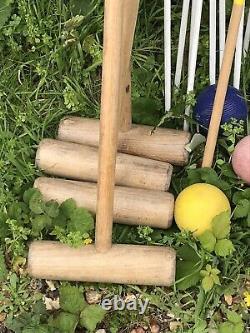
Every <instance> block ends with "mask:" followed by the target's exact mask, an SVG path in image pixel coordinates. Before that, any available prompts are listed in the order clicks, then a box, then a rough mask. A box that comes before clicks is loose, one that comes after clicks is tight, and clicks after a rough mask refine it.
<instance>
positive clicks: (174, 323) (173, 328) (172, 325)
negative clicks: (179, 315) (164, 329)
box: [169, 321, 182, 332]
mask: <svg viewBox="0 0 250 333" xmlns="http://www.w3.org/2000/svg"><path fill="white" fill-rule="evenodd" d="M181 326H182V325H181V323H180V322H179V321H171V322H170V323H169V329H170V331H171V332H175V331H176V330H177V329H178V328H180V327H181Z"/></svg>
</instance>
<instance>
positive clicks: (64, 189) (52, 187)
mask: <svg viewBox="0 0 250 333" xmlns="http://www.w3.org/2000/svg"><path fill="white" fill-rule="evenodd" d="M34 186H35V187H36V188H38V189H39V190H40V191H41V193H42V195H43V197H44V199H45V200H46V201H49V200H56V201H58V202H59V203H62V202H63V201H65V200H67V199H70V198H72V199H74V200H75V201H76V203H77V205H78V206H79V207H84V208H86V209H88V210H89V211H90V212H92V213H93V214H95V213H96V204H97V202H96V198H97V186H96V184H95V183H87V182H77V181H69V180H63V179H57V178H46V177H41V178H38V179H36V181H35V184H34ZM173 210H174V197H173V195H172V194H171V193H167V192H162V191H152V190H142V189H136V188H129V187H124V186H116V187H115V197H114V221H115V222H118V223H124V224H131V225H145V226H150V227H152V228H162V229H167V228H169V227H170V226H171V224H172V220H173Z"/></svg>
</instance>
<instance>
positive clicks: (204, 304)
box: [0, 0, 250, 333]
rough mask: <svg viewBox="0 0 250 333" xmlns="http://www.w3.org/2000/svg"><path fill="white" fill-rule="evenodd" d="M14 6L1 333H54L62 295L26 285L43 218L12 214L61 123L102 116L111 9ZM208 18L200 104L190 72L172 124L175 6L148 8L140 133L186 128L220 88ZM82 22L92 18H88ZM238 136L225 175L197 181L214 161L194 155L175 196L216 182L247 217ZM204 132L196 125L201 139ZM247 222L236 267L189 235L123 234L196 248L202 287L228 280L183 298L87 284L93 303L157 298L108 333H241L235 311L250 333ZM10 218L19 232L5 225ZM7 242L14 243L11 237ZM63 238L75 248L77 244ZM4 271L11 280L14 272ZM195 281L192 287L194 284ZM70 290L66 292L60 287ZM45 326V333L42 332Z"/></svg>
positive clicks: (5, 37)
mask: <svg viewBox="0 0 250 333" xmlns="http://www.w3.org/2000/svg"><path fill="white" fill-rule="evenodd" d="M3 3H5V4H6V5H7V7H3V8H2V9H1V10H0V51H1V55H2V56H1V59H0V248H1V251H0V280H1V276H4V277H5V278H4V279H3V281H2V282H0V318H1V314H3V317H5V315H6V316H7V318H8V319H5V320H4V321H3V322H2V323H1V320H0V332H9V331H7V329H6V330H5V328H4V327H5V326H8V327H9V328H13V327H14V328H13V330H14V331H15V332H17V333H18V332H20V333H26V332H27V331H25V330H24V328H23V327H22V326H20V322H21V319H20V318H24V317H25V318H26V319H25V320H26V321H25V323H26V326H29V325H31V324H32V323H33V322H32V317H33V318H35V319H36V322H35V323H33V324H34V325H38V326H39V327H40V328H39V329H44V330H45V328H44V327H45V326H46V325H47V323H48V321H49V320H51V318H52V317H53V316H54V315H55V313H49V312H48V311H44V309H43V306H42V304H41V302H40V299H41V298H42V297H43V296H44V295H45V294H46V295H47V296H48V295H50V296H51V294H50V291H49V288H48V286H47V285H46V284H45V283H44V282H42V283H41V282H39V281H36V282H35V281H33V280H31V279H30V278H29V277H28V276H27V274H26V266H25V263H26V256H27V246H28V241H29V240H31V239H33V238H34V237H35V236H34V235H33V236H32V226H31V224H30V221H32V219H33V218H34V212H33V211H32V210H30V207H26V208H25V211H23V210H22V209H24V205H23V203H22V204H21V207H22V209H21V213H20V216H13V214H12V215H11V213H10V210H11V207H13V203H17V202H18V203H19V205H20V202H23V193H24V192H25V190H27V189H28V188H30V187H31V186H32V184H33V181H34V179H35V177H36V176H37V175H39V174H40V171H38V170H37V169H36V167H35V165H34V158H35V152H36V148H37V145H38V143H39V141H40V140H41V139H42V138H44V137H55V135H56V131H57V126H58V123H59V121H60V120H61V119H62V118H63V117H64V116H68V115H73V114H74V115H80V116H87V117H99V112H100V91H101V59H102V27H103V2H102V1H94V2H93V3H94V4H93V3H91V1H77V0H71V1H69V0H65V1H62V0H53V1H52V0H39V1H38V0H13V1H8V0H5V1H4V2H3ZM9 3H11V5H10V6H11V11H10V10H9V7H8V4H9ZM181 4H182V2H181V1H176V2H175V4H174V5H173V56H172V60H173V65H174V64H175V59H176V54H177V40H178V33H179V22H180V17H181ZM0 8H1V5H0ZM207 13H208V4H207V3H205V5H204V14H203V21H202V22H203V23H202V27H201V38H200V47H199V55H198V68H197V74H196V82H195V91H194V94H191V95H190V96H187V95H186V93H185V92H186V83H187V76H186V68H187V63H185V71H184V74H183V80H182V83H181V87H180V90H179V91H176V90H175V91H174V93H173V107H172V110H171V113H170V114H169V115H168V116H167V117H164V91H163V89H164V88H163V87H164V73H163V57H164V54H163V1H160V0H157V1H153V0H142V1H141V5H140V13H139V20H138V25H137V29H136V37H135V43H134V49H133V55H132V61H133V72H132V81H133V90H132V98H133V106H134V114H133V117H134V121H135V122H138V123H145V124H149V125H152V126H156V125H157V124H158V123H159V122H160V120H161V118H162V117H164V121H162V122H163V126H166V127H173V128H182V125H183V110H184V108H185V104H190V105H193V104H194V102H195V97H196V95H197V94H198V93H199V91H201V90H202V89H203V88H204V87H206V86H207V85H208V82H209V76H208V21H207V20H208V15H207ZM77 14H78V15H82V16H80V17H76V15H77ZM229 14H230V10H228V15H229ZM249 60H250V56H249V55H248V56H247V58H246V59H245V61H244V63H243V67H242V92H243V94H244V96H245V98H246V100H247V101H248V102H249V100H250V61H249ZM236 127H237V126H234V127H233V128H228V127H227V128H225V129H224V131H227V132H228V133H227V134H233V136H232V137H231V139H232V140H230V139H226V137H225V136H223V135H222V136H221V138H220V144H219V149H218V150H217V153H216V154H217V155H216V160H217V163H216V164H215V167H214V169H215V171H216V173H217V175H218V176H215V175H214V173H213V172H212V171H211V170H208V171H207V173H206V174H204V175H202V176H201V175H197V174H195V172H194V171H193V169H194V168H196V167H197V165H199V163H200V159H201V156H202V153H203V148H204V147H203V146H200V147H199V148H198V149H197V150H196V151H195V152H193V153H192V154H191V156H190V161H189V163H188V165H187V166H186V167H185V168H176V169H175V173H174V177H173V181H172V185H171V191H172V192H173V193H174V194H175V195H176V194H178V193H179V192H180V190H181V189H182V188H184V187H185V186H186V185H187V184H190V183H192V182H195V179H197V177H203V178H201V181H204V182H208V183H211V182H212V183H214V184H216V185H217V186H219V187H220V188H222V189H223V190H225V191H226V194H227V195H228V197H229V198H230V200H231V202H232V206H233V208H235V207H238V208H236V209H238V210H239V209H241V208H242V206H241V205H243V201H242V200H247V201H249V197H247V196H246V198H247V199H244V198H241V199H238V201H237V200H234V195H235V193H243V192H244V193H247V192H246V191H244V190H245V189H246V186H245V185H244V184H243V183H242V182H241V181H238V180H237V179H236V178H235V175H234V174H233V172H232V170H231V168H230V165H229V164H228V162H229V158H230V153H229V150H230V147H231V146H232V144H233V145H235V142H237V140H238V139H239V138H240V135H244V134H246V131H245V129H243V128H242V127H241V126H240V131H241V133H240V135H235V128H236ZM195 128H196V126H195V124H194V125H193V126H192V131H193V132H194V131H195ZM244 131H245V132H244ZM192 172H194V173H192ZM233 201H234V202H233ZM244 204H246V201H244ZM18 207H19V208H20V206H18ZM241 212H242V211H241ZM21 215H22V217H21ZM238 215H240V214H238ZM241 215H242V216H237V214H234V215H233V216H232V222H233V223H232V231H231V234H230V240H231V241H232V243H233V245H234V247H235V252H234V253H233V254H230V255H228V256H227V257H226V258H222V257H220V256H218V255H215V253H208V252H207V251H206V250H204V248H203V247H202V246H201V244H200V242H198V241H197V240H195V239H194V238H193V237H192V236H191V235H189V234H183V233H180V232H179V231H178V230H177V228H176V227H173V228H172V229H171V230H169V231H162V230H152V229H150V228H147V227H138V228H136V227H128V226H121V225H115V227H114V235H113V238H114V241H115V242H120V243H132V244H160V245H169V246H173V247H174V248H175V249H176V250H177V251H180V249H181V248H182V246H184V245H185V246H188V248H189V251H192V253H193V258H196V259H194V260H196V262H195V264H196V265H197V267H199V269H197V272H196V273H197V274H198V276H200V275H199V274H200V272H199V271H200V269H201V268H202V269H203V270H204V269H206V265H207V264H210V265H212V266H213V267H217V268H218V269H219V270H220V274H219V278H220V283H221V285H220V286H218V285H217V286H213V288H212V289H211V290H209V291H208V292H207V293H205V291H204V288H203V287H202V284H201V280H200V279H199V281H198V282H197V284H196V285H195V286H192V287H190V288H188V289H185V290H183V289H182V288H180V286H178V284H177V285H176V286H174V287H172V288H159V287H138V286H117V285H99V284H95V285H89V284H82V283H79V284H76V285H77V286H79V287H80V290H81V292H84V291H86V290H88V289H89V288H90V287H92V288H94V289H95V290H97V291H98V292H99V293H100V294H102V295H111V296H112V295H115V294H117V295H121V296H123V297H125V296H126V295H128V294H131V293H133V294H135V295H139V296H141V297H143V298H149V300H150V306H149V308H148V310H147V312H146V314H144V315H143V316H140V315H139V314H138V313H136V312H128V311H125V312H123V313H120V312H110V313H108V314H107V315H106V317H105V319H104V321H103V322H102V323H101V324H99V326H98V327H100V328H105V329H106V330H107V332H130V331H131V330H132V328H134V327H135V326H136V325H137V326H140V325H141V326H147V327H149V326H150V323H151V324H152V321H154V320H155V321H157V322H158V323H159V325H160V326H161V328H162V330H163V331H164V330H165V332H169V327H170V326H171V325H172V326H173V325H174V324H173V323H178V325H177V326H178V328H176V331H175V332H176V333H199V332H204V333H205V332H209V333H212V332H214V331H213V330H212V328H213V327H215V328H218V329H219V333H224V332H226V333H230V332H231V331H229V328H228V327H227V331H223V327H222V326H221V325H222V323H224V322H226V323H229V324H230V320H229V319H230V318H228V317H230V314H229V315H228V311H235V312H236V313H237V314H238V315H239V316H240V319H239V318H238V319H239V320H240V322H241V320H242V322H244V325H245V330H244V331H242V330H240V327H238V331H236V330H235V331H234V332H235V333H241V332H247V330H248V329H249V327H248V326H249V323H248V322H247V319H248V317H247V316H248V313H247V308H246V305H245V303H244V292H245V291H246V290H248V288H249V281H250V278H249V273H250V271H249V261H250V258H249V236H250V235H249V220H248V221H247V216H243V215H244V214H243V213H242V214H241ZM6 216H7V218H8V223H7V229H6V225H5V224H4V222H5V221H6ZM248 218H249V217H248ZM24 221H26V222H24ZM4 228H5V229H4ZM4 230H5V231H4ZM6 230H7V231H6ZM50 231H51V230H50ZM4 232H7V234H6V237H4ZM73 236H74V235H73ZM90 236H91V237H93V235H90ZM63 237H64V238H65V237H66V238H67V235H66V236H65V235H63ZM38 238H51V235H50V234H49V231H48V230H45V231H43V232H42V233H41V235H40V236H39V237H38ZM73 240H75V241H77V239H73ZM66 241H67V239H66ZM68 241H69V238H68ZM3 262H5V263H6V265H7V266H6V267H7V271H4V270H3V268H2V267H3ZM190 265H191V264H190ZM190 267H191V268H192V266H190ZM6 273H7V276H6ZM192 273H193V272H192ZM1 274H2V275H1ZM187 275H188V274H187ZM191 275H192V274H191ZM192 277H193V276H192ZM190 279H191V276H190V277H188V278H186V280H190ZM186 280H185V281H186ZM59 285H60V283H56V287H59ZM225 296H232V304H231V305H229V304H228V303H227V302H226V301H225ZM226 299H227V298H226ZM49 317H50V319H49ZM23 320H24V319H23ZM171 323H172V324H171ZM33 324H32V325H33ZM42 325H45V326H44V327H43V328H41V327H42ZM230 325H231V324H230ZM247 325H248V326H247ZM38 326H32V327H33V328H32V329H33V332H34V331H36V332H38ZM18 327H19V328H18ZM34 327H36V328H34ZM29 332H32V330H31V331H29ZM39 332H40V331H39ZM41 332H47V331H41ZM77 332H83V329H82V328H79V330H78V331H77ZM232 332H233V331H232ZM53 333H55V331H53ZM65 333H66V332H65Z"/></svg>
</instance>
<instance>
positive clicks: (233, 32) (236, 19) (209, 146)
mask: <svg viewBox="0 0 250 333" xmlns="http://www.w3.org/2000/svg"><path fill="white" fill-rule="evenodd" d="M243 8H244V0H234V4H233V10H232V15H231V19H230V23H229V29H228V35H227V40H226V45H225V51H224V56H223V60H222V66H221V71H220V75H219V80H218V84H217V89H216V94H215V100H214V106H213V111H212V116H211V121H210V125H209V131H208V136H207V143H206V147H205V152H204V158H203V162H202V167H211V166H212V164H213V158H214V152H215V147H216V143H217V138H218V133H219V129H220V122H221V118H222V114H223V108H224V103H225V98H226V93H227V88H228V82H229V77H230V73H231V69H232V64H233V59H234V52H235V47H236V43H237V37H238V32H239V27H240V21H241V17H242V13H243Z"/></svg>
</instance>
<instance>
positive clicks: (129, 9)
mask: <svg viewBox="0 0 250 333" xmlns="http://www.w3.org/2000/svg"><path fill="white" fill-rule="evenodd" d="M123 1H124V7H123V9H124V12H123V25H122V44H123V46H122V47H123V52H122V57H123V59H122V77H121V93H120V94H121V104H120V112H121V118H120V131H122V132H126V131H128V130H129V129H130V128H131V126H132V112H131V53H132V47H133V41H134V33H135V27H136V21H137V16H138V9H139V2H140V1H139V0H123Z"/></svg>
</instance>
